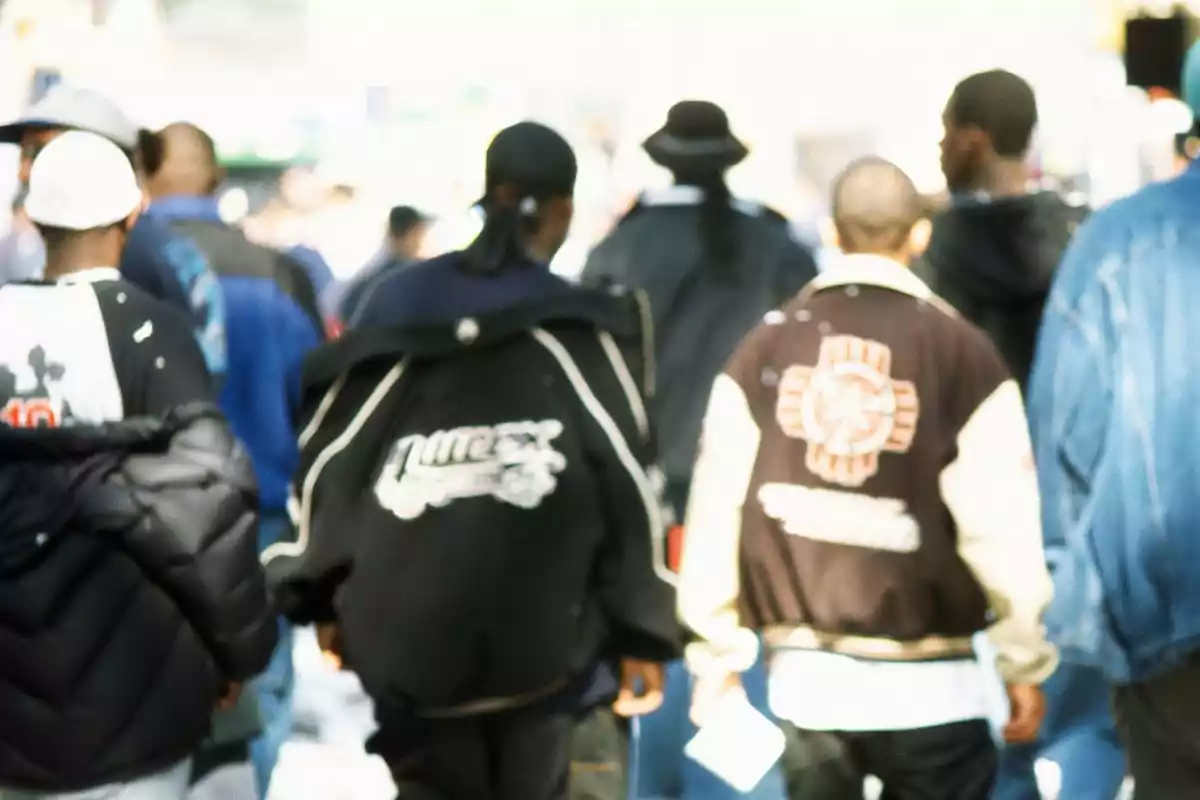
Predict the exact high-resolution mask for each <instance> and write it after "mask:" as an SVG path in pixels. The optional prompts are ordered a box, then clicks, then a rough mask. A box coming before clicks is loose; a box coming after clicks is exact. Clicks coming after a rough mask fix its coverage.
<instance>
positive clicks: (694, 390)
mask: <svg viewBox="0 0 1200 800" xmlns="http://www.w3.org/2000/svg"><path fill="white" fill-rule="evenodd" d="M643 148H644V149H645V151H646V153H647V154H648V155H649V156H650V158H651V160H653V161H654V162H655V163H656V164H658V165H660V166H662V167H664V168H666V169H667V170H669V171H670V172H671V174H672V175H673V176H674V178H675V185H674V186H672V187H671V188H669V189H667V190H665V191H658V192H653V191H652V192H646V193H644V194H642V195H641V197H639V199H638V201H637V203H635V205H634V206H633V208H632V209H631V210H630V211H629V213H627V214H626V215H625V216H624V217H623V218H622V219H621V220H620V221H619V222H618V223H617V226H616V228H615V229H614V230H613V232H612V233H611V234H609V236H608V237H607V238H605V239H604V240H603V241H602V242H600V244H599V245H598V246H597V247H596V248H595V250H594V251H593V252H592V253H591V255H590V256H589V257H588V260H587V264H586V265H585V267H584V269H583V274H582V280H583V282H584V283H587V284H592V285H598V284H602V283H605V282H615V283H618V284H622V285H627V286H630V287H635V288H638V289H642V290H644V291H645V292H646V293H647V295H648V296H649V299H650V305H651V308H652V310H653V317H654V325H655V332H656V333H655V348H656V356H657V361H658V366H659V385H658V391H657V394H656V397H655V405H656V408H655V411H656V417H657V419H659V420H660V422H661V427H660V430H659V446H660V449H661V453H662V458H663V462H664V467H665V468H666V471H667V481H668V497H669V499H670V501H671V504H672V506H673V507H674V509H675V511H676V514H677V515H678V516H682V514H683V510H684V507H685V504H686V500H687V486H688V478H689V475H690V474H691V469H692V464H693V462H694V461H695V455H696V442H697V440H698V437H699V432H700V420H701V417H702V416H703V413H704V400H705V397H706V396H707V394H708V387H710V386H711V385H712V381H713V378H715V377H716V375H717V373H718V372H720V370H721V367H722V366H723V365H724V363H725V360H726V359H727V358H728V357H729V355H730V354H731V353H732V352H733V348H734V347H735V346H736V345H737V343H738V341H739V340H740V339H741V337H742V335H743V334H745V332H746V331H747V330H749V329H750V328H751V327H753V325H754V324H755V323H756V322H758V321H759V320H760V319H761V318H762V315H763V314H764V313H766V312H767V311H769V310H770V309H772V308H775V307H776V306H778V305H780V304H782V303H783V302H785V301H786V300H788V299H790V298H791V297H792V295H794V294H795V293H796V292H797V291H799V289H800V287H802V286H803V285H804V284H806V283H807V282H808V281H809V280H811V279H812V278H813V277H814V276H815V275H816V273H817V267H816V263H815V262H814V261H813V258H812V254H811V253H810V252H809V251H808V250H807V249H806V248H804V247H803V246H802V245H800V244H799V243H797V242H794V241H793V240H792V238H791V236H790V234H789V228H788V224H787V222H786V220H784V218H783V217H782V216H780V215H779V214H777V213H776V212H774V211H772V210H771V209H769V208H766V207H764V206H760V205H756V204H753V203H747V202H743V201H740V200H737V199H735V198H733V197H732V196H731V195H730V192H729V187H728V186H727V184H726V182H725V173H726V172H727V171H728V170H729V169H730V168H732V167H734V166H736V165H737V164H739V163H741V162H742V160H744V159H745V158H746V156H747V155H748V154H749V152H750V151H749V148H748V147H746V145H745V144H743V143H742V142H741V141H740V140H739V139H738V138H737V137H736V136H734V134H733V132H732V131H731V130H730V127H729V119H728V117H727V116H726V114H725V112H724V111H723V110H722V109H721V108H720V107H719V106H717V105H716V104H714V103H710V102H707V101H702V100H684V101H682V102H679V103H677V104H676V105H674V106H673V107H672V108H671V109H670V111H669V112H668V113H667V120H666V123H665V124H664V125H663V126H662V127H661V128H660V129H659V130H657V131H655V132H654V133H653V134H651V135H650V136H649V137H648V138H647V139H646V140H645V142H644V143H643Z"/></svg>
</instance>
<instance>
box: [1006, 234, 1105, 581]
mask: <svg viewBox="0 0 1200 800" xmlns="http://www.w3.org/2000/svg"><path fill="white" fill-rule="evenodd" d="M1097 223H1100V224H1097ZM1103 224H1104V221H1103V220H1102V219H1097V218H1093V219H1092V220H1090V221H1089V223H1087V224H1085V225H1084V226H1083V228H1081V229H1080V231H1079V233H1078V234H1077V235H1076V238H1075V240H1074V241H1073V242H1072V244H1071V246H1070V247H1069V248H1068V250H1067V253H1066V255H1065V256H1064V258H1063V262H1062V264H1061V266H1060V268H1059V271H1058V276H1057V278H1056V281H1055V285H1054V288H1053V290H1052V291H1051V294H1050V299H1049V301H1048V303H1047V308H1046V312H1045V315H1044V317H1043V320H1042V328H1041V332H1040V334H1039V336H1038V347H1037V354H1036V358H1035V361H1034V366H1033V372H1032V374H1031V376H1030V380H1029V388H1028V393H1029V397H1028V401H1027V405H1028V416H1029V426H1030V435H1031V437H1032V440H1033V447H1034V457H1035V460H1036V462H1037V468H1038V482H1039V488H1040V494H1041V498H1042V530H1043V536H1044V539H1045V547H1046V558H1047V561H1048V562H1049V563H1050V566H1051V568H1052V569H1053V568H1054V566H1055V564H1056V563H1057V561H1058V560H1059V559H1060V558H1061V556H1062V553H1063V550H1064V548H1066V547H1067V543H1068V541H1069V540H1070V539H1071V538H1072V537H1071V529H1072V527H1073V526H1075V525H1077V524H1078V522H1079V521H1080V519H1081V517H1082V515H1083V509H1084V506H1085V505H1087V504H1088V502H1089V500H1091V499H1093V498H1092V495H1093V488H1094V482H1095V479H1096V477H1097V475H1098V472H1099V468H1100V465H1101V462H1102V461H1103V459H1104V456H1105V440H1106V431H1107V429H1108V425H1109V421H1110V416H1111V413H1112V397H1113V380H1114V375H1113V368H1112V358H1111V357H1110V354H1111V352H1112V336H1111V329H1112V324H1111V322H1112V321H1111V319H1110V317H1109V309H1108V303H1107V291H1106V289H1105V286H1104V282H1105V280H1110V281H1111V280H1113V276H1114V275H1115V274H1116V272H1118V271H1119V269H1120V267H1121V264H1122V260H1123V258H1124V253H1123V252H1122V251H1121V250H1120V249H1118V246H1119V244H1120V242H1119V239H1118V238H1117V237H1116V236H1114V235H1113V234H1114V231H1112V230H1111V228H1109V227H1108V226H1107V225H1104V226H1103V227H1102V225H1103Z"/></svg>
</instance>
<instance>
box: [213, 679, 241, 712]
mask: <svg viewBox="0 0 1200 800" xmlns="http://www.w3.org/2000/svg"><path fill="white" fill-rule="evenodd" d="M241 696H242V682H241V681H230V682H229V683H227V684H226V685H225V691H224V692H223V693H222V694H221V697H220V698H219V699H218V700H217V710H219V711H228V710H229V709H231V708H233V707H234V706H236V705H237V703H238V699H239V698H240V697H241Z"/></svg>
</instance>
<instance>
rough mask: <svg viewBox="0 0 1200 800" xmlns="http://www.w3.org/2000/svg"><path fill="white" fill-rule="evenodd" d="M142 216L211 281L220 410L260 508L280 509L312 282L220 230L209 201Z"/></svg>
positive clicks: (311, 312) (310, 341) (310, 329)
mask: <svg viewBox="0 0 1200 800" xmlns="http://www.w3.org/2000/svg"><path fill="white" fill-rule="evenodd" d="M147 213H148V215H149V216H151V217H152V218H155V219H157V220H161V221H163V222H165V223H166V224H167V225H168V226H169V227H170V229H171V230H172V231H174V232H175V233H176V234H182V235H183V236H184V237H185V238H186V239H187V240H189V241H190V242H192V243H194V245H195V246H196V247H198V248H199V250H200V251H201V252H203V253H204V254H205V256H206V257H207V259H208V262H209V264H210V265H211V267H212V269H213V271H214V272H215V273H216V275H217V278H218V280H219V282H220V285H221V291H222V293H223V294H224V298H225V304H226V320H225V327H226V341H227V345H228V351H229V369H228V372H227V374H226V377H225V383H224V385H223V387H222V390H221V398H220V403H221V410H222V411H223V412H224V413H225V415H226V416H227V417H228V418H229V422H230V424H231V425H232V427H233V430H234V433H236V434H237V436H238V438H239V439H241V440H242V442H244V443H245V445H246V448H247V450H249V452H250V457H251V459H252V460H253V462H254V468H255V472H256V473H257V475H258V482H259V488H260V492H261V499H262V507H263V509H264V510H268V511H279V510H283V509H285V508H286V507H287V497H288V484H289V482H290V480H291V476H292V472H293V471H294V470H295V468H296V463H297V457H298V454H297V449H296V432H295V427H294V416H295V413H296V410H297V408H298V407H299V402H300V400H299V397H300V369H301V364H302V363H303V361H304V357H305V355H306V354H307V353H308V351H309V350H311V349H312V348H313V347H315V346H316V345H318V344H319V343H320V342H321V341H322V339H323V333H322V331H323V326H322V324H321V315H320V312H319V311H318V309H317V302H316V292H315V291H314V289H313V286H312V281H311V280H310V279H309V277H308V276H307V274H306V273H305V270H304V268H303V267H302V266H301V265H300V264H298V263H296V262H295V261H294V260H292V259H290V258H288V257H286V256H284V255H283V254H281V253H278V252H276V251H274V250H270V249H268V248H265V247H260V246H259V245H256V244H253V243H251V242H250V241H248V240H247V239H246V238H245V236H243V235H242V233H241V232H240V231H238V230H236V229H234V228H230V227H228V226H226V225H225V224H224V223H222V222H221V219H220V216H219V215H218V214H217V208H216V202H215V201H213V200H211V199H210V198H195V197H172V198H164V199H162V200H158V201H156V202H155V203H154V204H153V205H152V206H151V207H150V210H149V212H147Z"/></svg>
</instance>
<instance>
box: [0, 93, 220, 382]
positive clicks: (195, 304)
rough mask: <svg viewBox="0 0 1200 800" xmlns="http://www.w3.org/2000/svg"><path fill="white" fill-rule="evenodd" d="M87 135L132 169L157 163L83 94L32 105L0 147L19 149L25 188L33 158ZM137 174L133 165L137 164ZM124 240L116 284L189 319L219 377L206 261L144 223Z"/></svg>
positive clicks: (103, 101)
mask: <svg viewBox="0 0 1200 800" xmlns="http://www.w3.org/2000/svg"><path fill="white" fill-rule="evenodd" d="M72 130H78V131H88V132H91V133H95V134H98V135H100V136H103V137H104V138H106V139H108V140H109V141H110V142H112V143H113V144H115V145H117V147H119V148H121V150H122V151H123V152H124V153H125V155H126V156H127V157H128V158H129V160H130V162H131V163H135V162H136V161H138V160H139V159H140V160H142V161H147V160H150V161H153V160H154V159H155V158H156V155H155V153H154V152H153V148H150V149H147V148H146V147H145V145H146V144H147V143H148V140H147V137H146V136H145V132H144V131H139V130H138V127H137V126H136V125H134V123H133V122H132V121H130V119H129V118H128V117H127V116H125V114H124V113H123V112H122V111H121V109H120V108H118V107H117V106H116V105H115V104H114V103H113V102H112V101H111V100H109V99H108V98H107V97H104V96H103V95H100V94H97V93H96V92H93V91H90V90H88V89H79V88H76V87H73V86H69V85H67V84H59V85H58V86H56V87H54V88H53V89H51V90H50V91H49V92H47V93H46V96H45V97H43V98H42V99H41V100H40V101H39V102H37V103H36V104H34V106H33V107H32V108H30V109H29V111H28V112H27V113H26V114H25V116H24V117H22V118H21V119H19V120H17V121H16V122H13V123H11V124H9V125H3V126H0V143H5V142H6V143H10V144H15V145H19V146H20V148H21V160H20V173H19V178H20V181H21V183H22V184H26V183H28V181H29V171H30V169H31V167H32V165H33V160H34V158H36V157H37V154H38V153H40V152H41V150H42V148H43V147H45V146H46V145H47V144H48V143H49V142H51V141H53V140H54V139H55V137H57V136H60V135H61V134H62V133H63V132H64V131H72ZM135 166H136V163H135ZM138 220H139V224H138V225H136V226H135V227H134V230H133V231H131V232H130V235H129V237H128V241H127V242H126V252H124V253H122V254H121V260H120V264H119V265H118V266H119V267H120V269H121V275H122V277H123V278H124V279H125V280H127V281H130V282H131V283H133V284H134V285H136V286H138V287H139V288H141V289H142V290H144V291H146V292H149V293H150V294H151V296H153V297H156V298H158V299H159V300H162V301H164V302H167V303H169V304H171V305H173V306H175V307H177V308H179V309H180V310H181V311H184V312H185V313H187V314H188V315H189V316H190V317H191V318H192V320H193V324H194V332H195V335H196V340H197V342H199V343H200V348H201V351H202V352H203V353H204V359H205V362H206V363H207V365H208V369H209V372H211V373H212V374H213V375H214V376H215V377H218V378H219V377H220V375H221V374H222V373H224V371H225V327H224V325H225V312H224V305H223V298H222V297H221V293H220V291H219V288H218V287H217V284H216V279H215V277H214V276H213V274H212V272H211V271H210V270H209V269H208V265H207V264H206V263H205V262H204V259H203V258H202V257H201V256H200V254H199V253H198V252H197V251H196V249H195V248H194V247H191V246H190V245H189V244H188V242H187V241H185V240H178V239H175V238H173V237H171V236H170V234H169V233H168V232H167V231H166V230H164V229H163V228H162V227H161V226H158V225H156V224H155V223H154V222H153V221H152V220H150V219H149V218H147V217H146V216H145V215H143V216H141V217H139V218H138Z"/></svg>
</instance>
